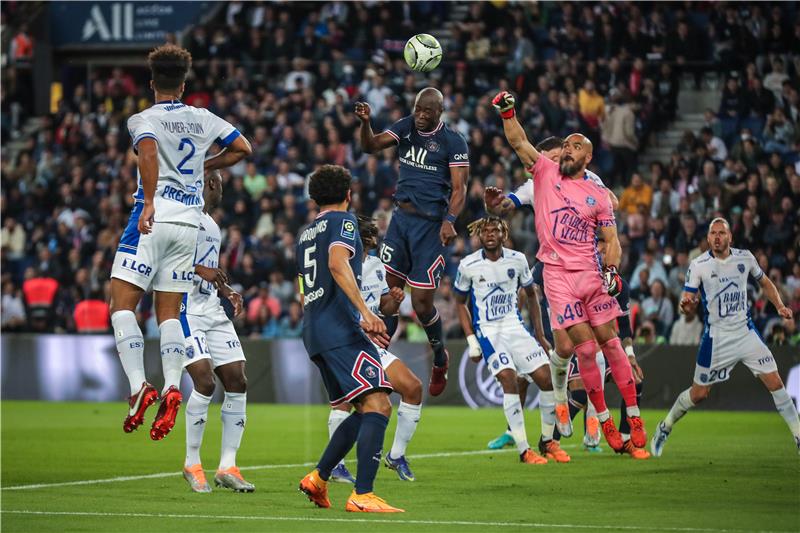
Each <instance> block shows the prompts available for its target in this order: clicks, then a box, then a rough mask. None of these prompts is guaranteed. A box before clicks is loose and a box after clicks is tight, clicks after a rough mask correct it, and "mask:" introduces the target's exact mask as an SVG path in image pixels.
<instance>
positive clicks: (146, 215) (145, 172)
mask: <svg viewBox="0 0 800 533" xmlns="http://www.w3.org/2000/svg"><path fill="white" fill-rule="evenodd" d="M137 151H138V155H139V158H138V160H137V163H136V164H137V166H138V167H139V175H140V176H141V177H142V192H143V193H144V207H143V208H142V212H141V213H140V214H139V222H138V228H139V233H141V234H142V235H147V234H148V233H150V232H151V231H152V229H153V220H154V218H155V214H156V208H155V205H154V203H153V202H154V199H155V196H156V185H157V184H158V143H157V142H156V140H155V139H152V138H145V139H142V140H141V141H139V145H138V149H137Z"/></svg>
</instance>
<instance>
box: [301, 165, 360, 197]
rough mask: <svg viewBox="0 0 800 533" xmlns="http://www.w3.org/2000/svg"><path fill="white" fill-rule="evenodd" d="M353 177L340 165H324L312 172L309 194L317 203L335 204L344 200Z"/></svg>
mask: <svg viewBox="0 0 800 533" xmlns="http://www.w3.org/2000/svg"><path fill="white" fill-rule="evenodd" d="M352 181H353V177H352V176H351V175H350V171H349V170H347V169H346V168H344V167H341V166H339V165H322V166H321V167H319V168H318V169H317V170H315V171H314V173H313V174H311V178H310V179H309V181H308V195H309V196H310V197H311V199H312V200H314V201H315V202H317V205H318V206H320V207H322V206H323V205H334V204H340V203H342V202H344V200H345V198H347V191H349V190H350V183H351V182H352Z"/></svg>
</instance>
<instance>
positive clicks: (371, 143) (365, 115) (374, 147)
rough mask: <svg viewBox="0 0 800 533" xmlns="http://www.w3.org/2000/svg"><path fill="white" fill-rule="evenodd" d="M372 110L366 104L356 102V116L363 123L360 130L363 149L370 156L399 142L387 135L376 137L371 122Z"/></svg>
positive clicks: (381, 134)
mask: <svg viewBox="0 0 800 533" xmlns="http://www.w3.org/2000/svg"><path fill="white" fill-rule="evenodd" d="M370 112H371V109H370V107H369V104H368V103H366V102H356V116H357V117H358V120H360V121H361V128H359V140H360V141H361V149H362V150H364V151H365V152H367V153H368V154H374V153H375V152H380V151H381V150H384V149H386V148H389V147H390V146H392V145H393V144H395V143H396V142H397V141H396V140H395V138H394V137H392V136H391V135H389V134H388V133H386V132H385V131H384V132H383V133H379V134H378V135H375V134H374V133H373V132H372V124H370V121H369V114H370Z"/></svg>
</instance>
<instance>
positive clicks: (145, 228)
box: [136, 202, 156, 235]
mask: <svg viewBox="0 0 800 533" xmlns="http://www.w3.org/2000/svg"><path fill="white" fill-rule="evenodd" d="M155 216H156V208H155V206H154V205H153V204H151V203H147V202H145V204H144V207H143V208H142V212H141V213H139V222H138V223H137V224H136V226H137V228H138V229H139V233H141V234H142V235H147V234H148V233H150V232H151V231H153V222H154V219H155Z"/></svg>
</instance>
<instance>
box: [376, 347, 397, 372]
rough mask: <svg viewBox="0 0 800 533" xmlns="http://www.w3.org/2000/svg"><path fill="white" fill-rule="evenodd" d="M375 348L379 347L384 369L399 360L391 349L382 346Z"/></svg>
mask: <svg viewBox="0 0 800 533" xmlns="http://www.w3.org/2000/svg"><path fill="white" fill-rule="evenodd" d="M375 348H377V349H378V355H380V356H381V366H382V367H383V369H384V370H386V369H387V368H389V366H390V365H391V364H392V363H394V362H395V361H398V358H397V356H396V355H395V354H393V353H392V352H390V351H389V350H384V349H383V348H381V347H380V346H375Z"/></svg>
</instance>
